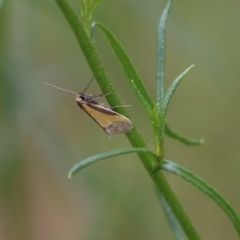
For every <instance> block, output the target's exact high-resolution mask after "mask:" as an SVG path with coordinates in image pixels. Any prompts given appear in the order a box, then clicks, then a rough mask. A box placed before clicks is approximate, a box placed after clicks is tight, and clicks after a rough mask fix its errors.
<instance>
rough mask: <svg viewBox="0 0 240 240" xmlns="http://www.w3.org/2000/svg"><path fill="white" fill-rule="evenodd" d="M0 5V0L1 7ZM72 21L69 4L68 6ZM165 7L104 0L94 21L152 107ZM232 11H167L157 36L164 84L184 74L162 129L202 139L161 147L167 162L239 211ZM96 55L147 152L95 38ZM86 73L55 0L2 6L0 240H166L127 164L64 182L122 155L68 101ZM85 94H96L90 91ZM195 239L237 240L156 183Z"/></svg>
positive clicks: (217, 212) (144, 121)
mask: <svg viewBox="0 0 240 240" xmlns="http://www.w3.org/2000/svg"><path fill="white" fill-rule="evenodd" d="M1 2H2V1H0V4H1ZM72 4H73V5H74V6H75V9H76V11H77V12H78V13H80V8H79V5H78V1H75V2H72ZM165 4H166V1H159V0H151V1H146V0H145V1H143V0H128V1H127V0H125V1H124V0H120V1H119V0H118V1H117V0H105V1H103V2H102V3H101V4H100V5H99V6H98V7H97V9H96V12H95V14H94V20H97V21H100V22H102V23H104V24H105V25H107V26H108V27H109V28H110V29H111V30H112V31H113V32H114V33H115V34H116V35H117V37H118V38H119V40H120V41H121V42H122V44H123V45H124V46H125V48H126V49H127V51H128V53H129V55H130V56H131V58H132V59H133V62H134V64H135V65H136V67H137V69H138V71H139V73H140V74H141V76H142V78H143V79H144V81H145V85H146V86H147V89H148V90H149V92H150V93H151V95H152V97H153V98H154V99H155V96H156V94H155V92H156V90H155V75H156V73H155V72H156V71H155V69H156V66H155V59H156V32H157V26H158V21H159V18H160V14H161V12H162V10H163V8H164V6H165ZM239 12H240V3H239V1H236V0H235V1H233V0H232V1H224V0H219V1H174V2H173V6H172V9H171V12H170V19H169V21H168V29H167V57H166V58H167V65H166V75H167V83H166V85H167V86H169V85H170V83H171V82H172V80H173V79H174V78H175V77H176V76H177V75H179V74H180V73H181V72H182V71H183V70H185V69H186V68H187V67H188V66H190V65H191V64H195V65H196V67H195V68H194V69H193V70H192V71H191V73H190V74H189V75H188V76H187V78H186V79H185V80H184V81H183V82H182V83H181V85H180V87H179V88H178V91H177V92H176V94H175V96H174V98H173V100H172V102H171V104H170V109H169V112H168V116H167V121H168V123H169V124H170V126H171V127H172V128H173V129H174V130H176V131H178V132H179V133H182V134H184V135H186V136H189V137H195V138H201V137H203V138H204V139H205V144H204V145H203V146H201V147H187V146H184V145H182V144H180V143H179V142H176V141H174V140H171V139H169V138H167V137H166V152H165V157H166V159H170V160H173V161H176V162H177V163H179V164H181V165H183V166H185V167H187V168H188V169H190V170H191V171H193V172H195V173H196V174H197V175H198V176H200V177H202V178H203V179H204V180H206V181H207V182H208V183H209V184H211V185H212V186H214V187H215V188H216V189H217V190H218V191H219V192H220V193H221V194H222V195H223V196H224V197H225V198H226V199H227V200H228V201H229V202H230V203H231V204H232V205H233V206H234V208H235V209H236V210H237V211H240V191H239V182H240V175H239V170H240V159H239V155H240V148H239V142H240V112H239V104H240V67H239V64H240V47H239V42H240V31H239V29H240V14H239ZM96 45H97V48H98V50H99V53H100V55H101V57H102V59H103V62H104V64H105V66H106V68H107V70H108V72H109V74H110V76H111V79H112V80H113V82H114V85H115V86H116V88H117V90H118V91H119V93H120V95H121V97H122V99H123V101H124V102H125V103H126V104H131V105H132V107H129V109H128V110H129V112H130V113H131V115H132V117H133V119H134V121H135V123H136V125H137V126H138V128H139V129H140V132H141V133H142V135H143V136H144V139H145V141H146V143H148V146H149V147H150V148H151V147H152V143H151V140H152V135H151V127H150V124H149V120H148V118H147V116H146V113H145V112H144V111H143V108H142V107H141V105H140V104H139V102H138V100H137V99H136V96H135V95H134V93H133V90H132V89H131V87H130V86H129V83H128V81H127V79H126V77H125V75H124V73H123V71H122V69H121V66H120V65H119V63H118V61H117V60H116V58H115V56H114V54H113V53H112V51H111V49H110V47H109V45H108V43H107V42H106V40H105V39H104V37H103V35H102V33H101V32H100V31H97V33H96ZM91 77H92V73H91V71H90V69H89V68H88V66H87V64H86V61H85V59H84V57H83V55H82V53H81V51H80V49H79V47H78V44H77V41H76V39H75V37H74V34H73V33H72V31H71V29H70V27H69V25H68V23H67V22H66V20H65V18H64V17H63V15H62V13H61V11H60V10H59V8H58V6H57V4H56V3H55V1H49V0H42V1H40V0H22V1H19V0H12V1H11V0H8V1H5V3H4V4H3V6H2V9H1V10H0V112H1V113H0V114H1V118H0V131H1V134H0V160H1V161H0V164H1V166H0V191H1V192H0V239H7V240H9V239H10V240H12V239H13V240H15V239H19V240H22V239H23V240H30V239H34V240H48V239H49V240H52V239H58V240H69V239H74V240H76V239H89V240H95V239H96V240H97V239H105V240H111V239H115V240H117V239H139V240H140V239H141V240H145V239H150V240H155V239H173V235H172V233H171V231H170V229H169V226H168V223H167V221H166V219H165V217H164V214H163V212H162V209H161V207H160V206H159V203H158V201H157V199H156V196H155V193H154V191H153V188H152V183H151V181H150V179H149V177H148V176H147V174H146V172H145V170H144V169H143V166H142V165H141V163H140V161H139V159H138V158H137V157H136V156H134V155H126V156H121V157H118V158H115V159H108V160H106V161H102V162H99V163H96V164H94V165H91V166H90V167H88V168H86V169H84V170H82V171H81V172H80V173H79V174H77V175H76V176H75V177H74V178H72V179H71V180H68V179H67V172H68V170H69V169H70V168H71V167H72V166H73V165H74V164H75V163H77V162H79V161H80V160H82V159H84V158H86V157H88V156H91V155H95V154H98V153H102V152H105V151H109V150H113V149H117V148H121V147H127V146H130V144H129V143H128V141H127V139H126V138H125V136H124V135H120V136H115V137H113V138H112V139H111V140H109V139H108V137H107V136H106V134H105V133H104V132H103V131H102V129H100V128H99V126H97V125H96V124H95V122H94V121H92V120H91V119H90V118H89V117H88V116H87V115H86V114H85V113H84V112H83V111H81V110H80V109H79V108H78V106H77V104H76V102H75V97H74V96H73V95H70V94H66V93H64V92H60V91H57V90H55V89H53V88H51V87H48V86H46V85H43V84H42V82H48V83H52V84H55V85H57V86H59V87H63V88H66V89H70V90H72V91H76V92H81V91H82V90H83V89H84V88H85V86H86V85H87V84H88V82H89V81H90V79H91ZM88 93H95V94H97V93H100V90H99V88H98V86H97V84H96V83H95V82H94V83H93V84H92V85H91V87H90V89H89V90H88ZM166 177H167V179H168V180H169V182H170V184H171V186H172V188H173V189H174V191H175V192H176V195H177V196H178V197H179V199H180V201H181V203H182V204H183V206H184V208H185V209H186V211H187V213H188V215H189V216H190V218H191V219H192V221H193V224H194V225H195V226H196V228H197V229H198V231H199V234H200V235H201V236H202V238H203V239H218V240H220V239H237V234H236V232H235V230H234V228H233V226H232V224H231V223H230V221H229V219H228V218H227V217H226V215H225V214H224V213H223V211H222V210H221V209H220V208H219V207H218V206H216V204H215V203H213V202H212V200H210V199H209V198H208V197H206V196H205V195H203V194H202V193H200V192H199V191H198V190H196V189H195V188H193V187H192V186H191V185H189V184H188V183H186V182H184V181H183V180H180V179H179V178H177V177H175V176H172V175H170V174H167V173H166Z"/></svg>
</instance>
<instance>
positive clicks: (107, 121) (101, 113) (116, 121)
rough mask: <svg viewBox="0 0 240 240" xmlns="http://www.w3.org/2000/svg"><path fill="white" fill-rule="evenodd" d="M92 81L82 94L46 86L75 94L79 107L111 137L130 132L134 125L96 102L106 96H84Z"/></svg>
mask: <svg viewBox="0 0 240 240" xmlns="http://www.w3.org/2000/svg"><path fill="white" fill-rule="evenodd" d="M92 80H93V79H92ZM92 80H91V81H90V83H89V84H88V85H87V87H86V88H85V89H84V90H83V92H81V93H75V92H72V91H69V90H65V89H62V88H59V87H57V86H54V85H52V84H49V83H44V84H47V85H49V86H52V87H54V88H57V89H59V90H61V91H64V92H69V93H72V94H75V96H76V101H77V104H78V106H79V107H80V108H81V109H82V110H83V111H84V112H86V113H87V114H88V115H89V116H90V117H91V118H92V119H93V120H94V121H95V122H96V123H97V124H98V125H99V126H100V127H101V128H102V129H103V130H104V131H105V132H106V133H107V135H108V136H109V137H111V136H112V135H116V134H121V133H126V132H128V131H130V130H131V129H132V128H133V123H132V122H131V121H130V120H129V119H128V118H126V117H125V116H123V115H121V114H119V113H117V112H114V111H113V110H112V109H111V108H109V107H106V106H103V105H101V104H99V103H98V101H97V100H96V99H97V98H98V97H101V96H106V95H103V94H100V95H94V94H84V92H85V91H86V90H87V89H88V87H89V85H90V84H91V82H92Z"/></svg>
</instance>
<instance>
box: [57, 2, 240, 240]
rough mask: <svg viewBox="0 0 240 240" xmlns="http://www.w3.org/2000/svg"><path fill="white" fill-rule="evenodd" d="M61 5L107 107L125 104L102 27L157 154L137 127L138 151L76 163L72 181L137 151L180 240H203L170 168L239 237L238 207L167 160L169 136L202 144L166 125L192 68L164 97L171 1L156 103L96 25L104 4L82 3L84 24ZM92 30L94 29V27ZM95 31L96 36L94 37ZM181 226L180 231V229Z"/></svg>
mask: <svg viewBox="0 0 240 240" xmlns="http://www.w3.org/2000/svg"><path fill="white" fill-rule="evenodd" d="M56 2H57V4H58V5H59V7H60V8H61V10H62V12H63V14H64V15H65V17H66V19H67V21H68V22H69V24H70V26H71V28H72V30H73V32H74V33H75V35H76V38H77V41H78V43H79V45H80V47H81V50H82V52H83V54H84V56H85V58H86V60H87V62H88V64H89V67H90V69H91V70H92V72H93V75H94V77H95V78H96V80H97V82H98V84H99V86H100V88H101V90H102V92H103V93H104V94H106V93H108V92H111V93H112V94H110V95H108V96H107V97H106V99H107V101H108V103H109V104H110V105H111V106H114V105H115V106H118V105H123V103H122V101H121V99H120V97H119V95H118V94H117V92H116V90H115V88H114V87H113V84H112V83H111V81H110V78H109V76H108V74H107V71H106V70H105V68H104V66H103V64H102V62H101V60H100V57H99V55H98V52H97V50H96V48H95V46H94V43H93V41H92V37H91V36H94V29H95V28H96V27H98V28H99V29H100V30H101V31H102V32H103V34H104V36H105V37H106V39H107V41H108V42H109V44H110V46H111V47H112V49H113V51H114V53H115V55H116V57H117V58H118V59H119V62H120V64H121V66H122V68H123V70H124V72H125V74H126V76H127V79H128V81H129V83H130V85H131V86H132V88H133V90H134V92H135V93H136V95H137V97H138V99H139V100H140V102H141V104H142V105H143V107H144V109H145V111H146V113H147V115H148V116H149V119H150V123H151V125H152V130H153V135H154V140H155V143H154V144H155V151H154V152H151V151H149V150H148V149H146V148H145V146H146V144H145V142H144V140H143V138H142V136H141V135H140V133H139V131H138V130H137V128H136V127H134V129H133V130H132V131H131V132H129V133H127V134H126V136H127V138H128V139H129V141H130V143H131V144H132V146H133V148H131V149H119V150H115V151H111V152H108V153H102V154H98V155H96V156H92V157H89V158H87V159H85V160H83V161H81V162H80V163H78V164H76V165H75V166H74V167H73V168H72V169H71V171H70V172H69V176H70V177H71V176H72V175H73V174H75V173H76V172H77V171H79V170H80V169H82V168H83V167H85V166H87V165H89V164H91V163H94V162H97V161H99V160H102V159H106V158H109V157H112V156H117V155H122V154H128V153H133V152H136V153H137V154H138V156H139V158H140V160H141V161H142V163H143V165H144V167H145V168H146V170H147V172H148V174H149V176H150V177H151V179H152V180H153V182H154V184H155V187H156V191H157V194H158V197H159V199H161V201H160V202H161V203H164V204H163V207H164V208H165V209H169V211H165V213H166V215H167V217H168V219H169V221H170V225H171V226H173V227H172V230H173V231H174V233H175V236H176V238H177V239H182V231H179V226H180V228H181V229H182V230H183V232H184V233H185V235H186V236H187V237H188V238H189V239H193V240H194V239H200V237H199V235H198V233H197V232H196V230H195V228H194V226H193V224H192V223H191V221H190V219H189V218H188V216H187V215H186V213H185V211H184V209H183V207H182V206H181V204H180V203H179V201H178V199H177V198H176V196H175V194H174V193H173V192H172V190H171V188H170V186H169V184H168V182H167V181H166V179H165V177H164V175H163V173H162V171H161V170H162V169H165V170H167V171H169V172H171V173H174V174H177V175H178V176H180V177H182V178H183V179H185V180H187V181H190V182H191V183H192V184H194V186H196V187H198V188H199V189H200V190H201V191H202V192H203V193H205V194H207V195H209V196H210V197H211V198H212V199H213V200H214V201H215V202H216V203H217V204H218V205H219V206H220V207H222V209H223V210H224V211H225V212H226V214H227V215H228V216H229V217H230V219H231V220H232V222H233V224H234V226H235V228H236V230H237V232H238V234H239V236H240V231H239V229H240V221H239V218H238V216H237V215H236V213H235V211H234V210H233V208H232V207H231V206H230V205H229V204H228V203H227V201H225V200H224V199H223V198H222V197H221V196H220V195H219V194H218V193H217V192H216V191H214V190H213V189H212V188H211V187H209V186H208V185H207V184H206V183H205V182H204V181H203V180H201V179H199V178H197V177H196V176H195V175H194V174H193V173H191V172H189V171H187V170H186V169H184V168H183V167H181V166H179V165H177V164H174V163H171V162H169V161H167V160H164V134H165V133H166V134H168V135H169V136H170V137H173V138H175V139H177V140H179V141H180V142H182V143H185V144H187V145H199V144H201V143H202V140H192V139H187V138H185V137H182V136H180V135H179V134H177V133H174V132H173V131H172V130H171V129H170V128H169V127H168V126H167V125H166V124H165V116H166V112H167V109H168V106H169V103H170V100H171V98H172V96H173V93H174V92H175V90H176V88H177V86H178V84H179V83H180V81H181V80H182V79H183V78H184V77H185V76H186V74H187V73H188V72H189V71H190V69H191V68H192V67H193V65H192V66H191V67H189V68H188V69H187V70H185V71H184V72H183V73H182V74H180V75H179V76H178V77H177V78H176V79H175V80H174V81H173V83H172V85H171V86H170V88H169V89H168V90H167V91H166V92H165V84H164V83H165V38H166V23H167V19H168V14H169V11H170V7H171V0H169V1H168V3H167V5H166V7H165V9H164V11H163V14H162V16H161V18H160V22H159V27H158V41H157V73H156V76H157V84H156V85H157V87H156V90H157V91H156V95H157V101H153V100H152V99H151V97H150V94H149V93H148V92H147V90H146V88H145V86H144V84H143V80H142V79H141V77H140V76H139V74H138V72H137V71H136V68H135V67H134V65H133V63H132V61H131V59H130V57H129V56H128V54H127V53H126V51H125V49H124V48H123V46H122V45H121V43H120V42H119V41H118V40H117V38H116V37H115V36H114V34H113V33H112V32H111V31H110V30H109V29H108V28H107V27H105V26H104V25H103V24H101V23H96V22H95V23H92V14H93V10H94V8H95V6H96V5H97V4H98V3H99V2H100V1H87V0H85V1H84V0H82V1H80V4H81V9H82V10H81V17H82V21H80V20H79V19H78V17H77V15H76V14H75V12H74V10H73V9H72V8H71V6H70V5H69V3H68V1H67V0H56ZM90 26H91V28H90ZM90 32H91V36H90ZM118 111H119V112H120V113H121V114H123V115H125V116H126V117H128V118H130V116H129V114H128V112H127V110H126V109H125V108H124V107H123V108H119V109H118ZM176 226H178V227H176Z"/></svg>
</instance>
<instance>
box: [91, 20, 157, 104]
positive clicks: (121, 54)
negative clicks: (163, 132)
mask: <svg viewBox="0 0 240 240" xmlns="http://www.w3.org/2000/svg"><path fill="white" fill-rule="evenodd" d="M96 26H98V27H99V28H100V29H101V30H102V32H103V34H104V36H105V37H106V39H107V40H108V42H109V44H110V45H111V47H112V49H113V51H114V53H115V54H116V56H117V58H118V60H119V62H120V63H121V65H122V68H123V70H124V72H125V74H126V76H127V78H128V80H129V82H130V81H131V80H132V79H133V80H134V83H135V85H136V86H137V88H138V91H139V92H140V93H141V95H142V96H143V97H144V99H145V100H146V102H147V103H148V105H149V106H150V107H151V108H153V106H154V102H153V100H152V99H151V97H150V95H149V94H148V92H147V90H146V87H145V86H144V84H143V81H142V79H141V77H140V76H139V74H138V72H137V70H136V68H135V67H134V65H133V63H132V60H131V59H130V57H129V56H128V54H127V52H126V50H125V49H124V47H123V46H122V44H121V43H120V42H119V40H118V39H117V38H116V36H115V35H114V34H113V33H112V32H111V31H110V29H109V28H107V27H105V26H104V25H103V24H101V23H99V22H94V23H93V24H92V36H94V29H95V27H96Z"/></svg>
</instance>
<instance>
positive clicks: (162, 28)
mask: <svg viewBox="0 0 240 240" xmlns="http://www.w3.org/2000/svg"><path fill="white" fill-rule="evenodd" d="M171 4H172V1H171V0H169V1H168V3H167V5H166V7H165V9H164V10H163V13H162V15H161V18H160V22H159V26H158V37H157V102H158V104H159V105H158V113H161V108H162V104H163V101H164V87H165V86H164V85H165V45H166V41H165V39H166V25H167V19H168V14H169V10H170V8H171Z"/></svg>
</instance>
